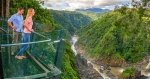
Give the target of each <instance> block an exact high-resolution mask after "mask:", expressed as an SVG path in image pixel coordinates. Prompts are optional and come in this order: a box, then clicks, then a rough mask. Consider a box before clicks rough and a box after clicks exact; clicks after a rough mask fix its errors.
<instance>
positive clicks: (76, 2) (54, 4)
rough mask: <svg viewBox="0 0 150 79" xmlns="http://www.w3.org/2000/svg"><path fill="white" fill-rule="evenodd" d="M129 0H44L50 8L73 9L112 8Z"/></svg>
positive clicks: (129, 0)
mask: <svg viewBox="0 0 150 79" xmlns="http://www.w3.org/2000/svg"><path fill="white" fill-rule="evenodd" d="M130 2H131V0H44V5H45V6H47V7H48V8H50V9H57V10H62V9H63V10H74V9H86V8H104V9H113V8H114V6H115V5H119V4H123V3H130Z"/></svg>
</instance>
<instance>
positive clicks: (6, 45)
mask: <svg viewBox="0 0 150 79" xmlns="http://www.w3.org/2000/svg"><path fill="white" fill-rule="evenodd" d="M49 41H51V39H50V40H43V41H36V42H28V43H15V44H1V47H8V46H18V45H25V44H35V43H42V42H49Z"/></svg>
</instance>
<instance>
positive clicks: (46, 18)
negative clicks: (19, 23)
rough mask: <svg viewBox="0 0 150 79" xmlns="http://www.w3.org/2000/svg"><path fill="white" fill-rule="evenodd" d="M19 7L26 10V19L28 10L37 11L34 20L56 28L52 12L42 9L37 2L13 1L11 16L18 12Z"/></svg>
mask: <svg viewBox="0 0 150 79" xmlns="http://www.w3.org/2000/svg"><path fill="white" fill-rule="evenodd" d="M19 7H22V8H24V10H25V12H24V17H25V16H26V13H27V9H28V8H34V9H35V12H36V13H35V16H34V17H33V20H34V21H35V22H39V23H42V24H46V25H49V26H54V20H53V18H52V16H51V13H50V10H48V9H43V8H41V6H40V4H39V3H38V2H37V1H36V0H11V1H10V15H12V14H14V13H16V12H17V9H18V8H19Z"/></svg>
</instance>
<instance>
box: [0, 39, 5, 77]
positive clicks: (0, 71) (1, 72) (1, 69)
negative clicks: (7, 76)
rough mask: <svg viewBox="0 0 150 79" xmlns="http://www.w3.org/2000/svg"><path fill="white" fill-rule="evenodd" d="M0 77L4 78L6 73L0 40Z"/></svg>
mask: <svg viewBox="0 0 150 79" xmlns="http://www.w3.org/2000/svg"><path fill="white" fill-rule="evenodd" d="M0 79H4V75H3V64H2V50H1V41H0Z"/></svg>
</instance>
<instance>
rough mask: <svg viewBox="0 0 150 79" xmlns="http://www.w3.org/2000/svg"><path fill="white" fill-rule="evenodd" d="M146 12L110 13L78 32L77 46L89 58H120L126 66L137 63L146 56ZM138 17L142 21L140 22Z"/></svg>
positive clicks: (149, 32)
mask: <svg viewBox="0 0 150 79" xmlns="http://www.w3.org/2000/svg"><path fill="white" fill-rule="evenodd" d="M148 12H149V11H148V10H145V11H144V12H143V13H139V9H128V8H127V9H126V10H125V12H123V13H121V12H120V10H116V11H113V12H109V13H106V14H104V15H103V16H101V18H99V19H98V20H95V21H92V22H91V23H90V24H88V25H86V26H85V27H83V28H81V30H79V31H78V32H77V33H78V35H79V36H80V38H79V41H78V43H80V45H82V46H84V47H85V49H86V51H87V52H88V54H89V55H90V56H96V57H107V56H114V55H115V56H120V58H123V59H125V60H126V61H128V62H138V61H140V60H141V59H142V58H143V57H144V56H145V54H149V52H150V50H149V44H150V41H149V40H150V37H149V34H150V30H149V25H150V23H149V21H150V19H147V18H148V17H149V14H148V15H145V14H147V13H148ZM139 14H141V15H142V16H141V18H139Z"/></svg>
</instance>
